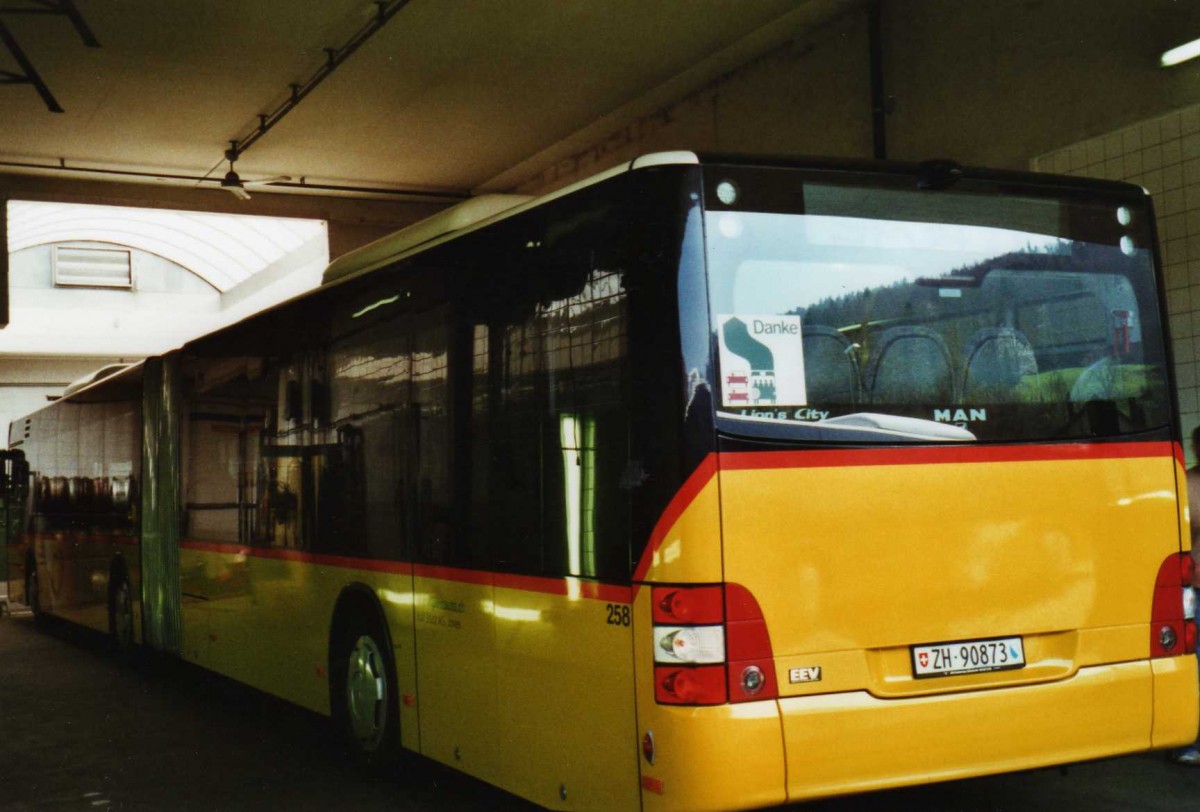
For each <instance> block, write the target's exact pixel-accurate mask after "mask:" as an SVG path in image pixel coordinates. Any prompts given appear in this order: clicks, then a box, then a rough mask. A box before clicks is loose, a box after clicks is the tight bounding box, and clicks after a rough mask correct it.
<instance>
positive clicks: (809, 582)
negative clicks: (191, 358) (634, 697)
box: [635, 164, 1198, 809]
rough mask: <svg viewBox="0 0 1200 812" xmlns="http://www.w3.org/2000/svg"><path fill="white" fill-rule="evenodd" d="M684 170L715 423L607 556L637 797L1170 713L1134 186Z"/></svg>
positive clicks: (889, 782) (737, 793)
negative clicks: (625, 621)
mask: <svg viewBox="0 0 1200 812" xmlns="http://www.w3.org/2000/svg"><path fill="white" fill-rule="evenodd" d="M703 183H704V190H703V200H704V218H703V222H704V233H705V254H706V257H705V260H706V261H705V266H706V279H705V282H706V285H707V299H708V310H709V312H708V338H709V341H710V348H711V361H712V362H711V364H710V366H709V370H710V372H709V374H708V375H707V376H706V380H703V381H702V382H701V383H699V384H697V383H696V382H695V381H694V380H693V381H692V384H691V387H692V389H693V390H695V389H697V388H698V387H707V388H708V390H709V391H708V392H706V393H705V397H706V398H708V399H710V400H711V402H712V404H713V413H714V428H715V437H714V441H713V446H712V449H711V453H710V454H709V455H708V456H707V457H706V458H705V459H704V462H703V463H701V465H700V466H699V467H698V468H697V469H696V471H695V472H694V473H693V474H692V476H691V478H690V479H689V480H688V482H687V484H685V486H684V487H683V488H682V489H681V490H680V492H679V494H678V495H677V496H676V499H675V501H674V502H673V503H672V505H671V507H669V508H668V510H667V512H666V514H665V515H664V517H663V519H662V521H660V522H659V527H658V528H657V529H656V532H655V537H654V539H653V540H652V542H651V545H650V548H649V549H648V550H647V553H646V556H645V557H644V559H643V565H642V569H641V570H640V571H639V576H638V577H639V580H640V587H639V590H638V595H637V599H636V606H635V618H636V620H637V622H638V624H639V626H638V629H637V633H638V641H637V642H638V652H637V658H638V660H637V662H638V668H639V681H640V683H641V688H640V689H639V732H640V735H641V736H642V745H643V754H642V787H643V793H642V794H643V806H644V807H645V808H647V809H658V808H663V809H666V808H746V807H755V806H762V805H767V804H772V803H781V802H785V801H796V800H801V799H805V798H812V797H819V796H826V795H834V794H842V793H849V792H858V791H864V790H871V789H879V788H885V787H894V786H902V785H907V784H914V783H924V782H928V781H933V780H946V779H953V778H962V777H967V776H974V775H983V774H988V773H995V772H1002V771H1009V770H1019V769H1027V768H1033V767H1040V766H1046V765H1053V764H1061V763H1067V762H1073V761H1080V760H1085V759H1092V758H1100V757H1105V756H1111V755H1116V754H1121V753H1130V752H1136V751H1144V750H1149V749H1154V748H1166V747H1172V746H1177V745H1182V744H1186V743H1189V742H1191V741H1192V740H1194V739H1195V737H1196V729H1197V719H1198V706H1197V673H1196V659H1195V656H1194V651H1195V642H1196V641H1195V627H1194V623H1193V622H1192V620H1191V608H1190V591H1189V590H1188V589H1187V587H1188V584H1190V581H1191V558H1190V556H1189V554H1188V547H1189V542H1188V541H1187V534H1186V533H1185V532H1184V528H1186V526H1187V514H1186V509H1185V506H1184V494H1185V493H1186V487H1185V484H1184V476H1185V475H1184V467H1183V455H1182V449H1181V447H1180V444H1179V436H1178V430H1177V428H1176V418H1175V415H1174V405H1173V404H1174V394H1173V386H1172V383H1171V375H1170V361H1169V355H1168V351H1167V340H1166V338H1165V330H1164V326H1163V321H1164V317H1163V310H1162V308H1161V299H1162V292H1161V290H1160V285H1159V282H1158V281H1157V279H1156V272H1155V261H1154V243H1153V227H1152V213H1151V210H1150V205H1149V202H1148V198H1147V196H1146V195H1145V194H1144V193H1142V192H1141V191H1140V190H1137V189H1134V188H1132V187H1126V186H1121V185H1117V184H1101V183H1090V182H1080V183H1074V182H1065V181H1061V180H1058V179H1046V178H1036V177H1032V176H1017V175H998V174H990V175H989V174H982V173H980V174H972V173H969V172H967V173H963V172H960V171H959V170H958V169H957V168H956V167H952V166H949V165H932V166H924V167H911V168H901V169H898V170H896V171H891V172H880V171H873V170H866V169H863V170H856V171H851V170H847V171H834V170H832V169H823V170H813V169H789V168H778V167H775V168H767V167H746V166H734V165H728V164H722V165H706V166H705V167H704V171H703ZM693 377H695V376H693ZM702 377H704V376H702ZM694 394H695V393H694V391H693V396H694ZM694 401H695V398H694V397H693V398H692V402H694ZM650 674H653V678H651V677H650V676H649V675H650Z"/></svg>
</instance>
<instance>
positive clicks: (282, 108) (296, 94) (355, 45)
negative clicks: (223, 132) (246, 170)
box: [225, 0, 410, 161]
mask: <svg viewBox="0 0 1200 812" xmlns="http://www.w3.org/2000/svg"><path fill="white" fill-rule="evenodd" d="M409 2H410V0H376V2H375V15H374V16H373V17H372V18H371V20H370V22H368V23H367V24H366V25H364V26H363V27H362V28H361V29H359V31H358V33H356V34H355V35H354V36H353V37H351V38H350V40H349V41H348V42H347V43H346V44H345V45H343V46H342V47H340V48H326V49H325V63H324V64H323V65H321V67H320V68H318V69H317V72H316V73H314V74H313V75H312V76H310V77H309V78H308V81H306V82H303V83H299V84H293V85H289V88H290V90H291V92H290V93H289V95H288V97H287V98H286V99H285V100H284V101H283V103H282V104H280V105H279V106H278V107H276V108H275V109H274V110H273V111H272V112H270V113H260V114H259V116H258V126H256V127H255V128H254V129H253V130H251V131H250V132H249V133H248V134H247V135H245V136H243V137H242V138H239V139H237V140H235V141H231V146H230V148H229V149H228V150H226V151H225V156H226V159H227V160H230V161H236V160H237V159H238V158H239V157H240V156H241V155H242V153H244V152H245V151H246V150H248V149H249V148H250V147H251V146H252V145H253V144H254V143H255V142H256V141H258V139H260V138H262V137H263V136H264V135H266V134H267V132H268V131H269V130H270V129H271V128H272V127H274V126H275V125H276V124H278V123H279V121H280V120H281V119H282V118H283V117H284V116H286V115H287V114H288V113H290V112H292V110H294V109H295V108H296V105H298V104H300V102H301V101H303V100H304V97H305V96H307V95H308V94H309V93H312V92H313V90H314V89H315V88H316V87H317V85H319V84H321V82H323V81H325V80H326V79H327V78H329V76H330V74H332V73H333V72H334V71H335V70H337V69H338V67H339V66H340V65H341V64H342V63H343V62H345V61H346V60H347V59H349V58H350V55H351V54H353V53H354V52H355V51H357V50H358V49H359V46H361V45H362V44H363V43H364V42H366V41H367V40H368V39H370V38H371V36H372V35H373V34H374V33H375V32H376V31H378V30H379V29H380V28H383V26H384V24H386V23H387V21H388V20H390V19H392V17H394V16H396V14H397V13H398V12H399V11H400V9H402V8H404V7H405V6H406V5H408V4H409ZM230 154H232V155H233V157H232V158H230V157H229V156H230Z"/></svg>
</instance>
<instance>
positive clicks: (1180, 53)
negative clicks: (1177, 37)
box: [1158, 39, 1200, 68]
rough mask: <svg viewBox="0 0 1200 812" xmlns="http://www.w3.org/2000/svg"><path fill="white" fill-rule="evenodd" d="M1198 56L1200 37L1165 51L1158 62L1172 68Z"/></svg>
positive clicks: (1199, 52)
mask: <svg viewBox="0 0 1200 812" xmlns="http://www.w3.org/2000/svg"><path fill="white" fill-rule="evenodd" d="M1198 56H1200V39H1194V40H1192V41H1191V42H1187V43H1184V44H1183V45H1180V46H1178V47H1175V48H1172V49H1171V50H1169V51H1164V52H1163V55H1162V56H1161V57H1159V59H1158V64H1159V65H1161V66H1162V67H1164V68H1170V67H1173V66H1175V65H1178V64H1180V63H1181V62H1187V61H1188V60H1189V59H1195V58H1196V57H1198Z"/></svg>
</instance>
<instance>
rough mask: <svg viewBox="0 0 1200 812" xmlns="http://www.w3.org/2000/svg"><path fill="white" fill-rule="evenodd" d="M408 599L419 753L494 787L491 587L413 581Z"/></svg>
mask: <svg viewBox="0 0 1200 812" xmlns="http://www.w3.org/2000/svg"><path fill="white" fill-rule="evenodd" d="M414 594H415V596H416V606H415V609H416V645H417V685H418V686H419V688H420V693H419V695H418V697H417V699H418V703H419V707H420V719H421V752H422V753H424V754H425V755H427V756H429V757H430V758H432V759H435V760H437V761H440V762H442V763H443V764H449V765H450V766H452V767H456V768H457V769H460V770H463V771H464V772H467V773H470V774H471V775H474V776H476V777H478V778H482V779H484V780H485V781H491V782H495V781H496V779H497V777H498V768H499V753H498V745H499V742H498V741H497V735H496V734H497V718H496V641H495V635H494V632H493V628H492V611H493V598H492V585H491V584H490V583H486V584H475V583H467V582H461V581H452V580H444V579H439V578H427V577H421V576H418V577H417V578H416V583H415V591H414Z"/></svg>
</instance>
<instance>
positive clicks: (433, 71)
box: [0, 0, 865, 194]
mask: <svg viewBox="0 0 1200 812" xmlns="http://www.w3.org/2000/svg"><path fill="white" fill-rule="evenodd" d="M393 1H394V0H393ZM60 2H63V0H0V24H3V26H5V27H6V28H7V30H8V31H9V32H10V34H11V35H12V37H13V38H14V39H15V40H16V42H17V43H18V44H19V46H20V49H21V50H23V51H24V53H25V55H26V56H27V57H28V59H29V61H30V62H31V63H32V65H33V66H34V67H35V68H36V70H37V72H38V73H39V74H40V76H41V78H42V79H43V81H44V83H45V85H46V87H47V88H48V89H49V90H50V91H51V92H52V93H53V95H54V97H55V98H56V99H57V101H58V103H59V104H60V105H61V107H62V108H63V110H64V112H62V113H54V112H50V111H49V110H48V109H47V105H46V104H45V103H44V101H43V99H42V98H41V97H40V96H39V95H38V93H37V92H36V91H35V90H34V88H33V87H32V86H30V85H27V84H3V83H0V172H9V173H31V174H46V173H47V170H44V169H40V168H39V167H55V166H66V167H68V168H77V169H103V170H118V171H124V172H146V173H151V174H160V175H179V176H183V178H182V179H177V180H176V181H174V182H177V183H181V184H184V185H193V186H197V185H199V186H204V187H208V188H211V187H212V186H213V185H215V183H216V182H217V181H219V180H220V178H221V177H222V176H223V175H224V173H225V172H226V171H227V170H228V164H227V163H225V162H224V161H223V159H222V156H223V153H224V151H225V149H226V148H227V147H228V146H229V142H230V141H231V140H238V139H243V138H244V137H246V136H247V135H248V134H250V133H252V132H253V131H254V129H255V127H256V126H257V125H258V124H259V121H260V119H259V116H260V115H264V114H269V113H271V111H273V110H275V109H276V108H277V107H279V105H280V104H281V103H283V102H284V101H285V100H286V99H287V98H288V96H289V94H290V92H291V91H290V90H289V86H290V85H292V84H293V83H296V84H302V83H304V82H306V81H307V80H309V79H310V77H312V76H313V75H314V74H315V73H316V72H317V71H318V70H319V69H320V68H321V66H322V64H323V63H324V61H325V60H326V58H327V57H326V54H325V50H324V49H326V48H340V47H341V46H343V45H344V44H345V43H346V42H348V41H349V40H350V39H351V38H352V37H353V36H354V35H355V33H356V32H358V31H360V30H361V29H363V27H364V26H366V25H368V24H369V22H370V21H371V19H372V17H373V16H375V15H377V14H379V12H380V7H381V6H382V7H385V8H386V7H387V6H388V3H383V4H378V3H375V2H369V0H289V1H288V2H286V3H285V2H280V0H242V1H241V2H229V1H228V0H220V1H218V0H208V1H206V2H199V1H198V0H75V1H74V5H75V7H76V8H77V9H78V11H79V13H80V14H81V15H82V17H83V19H84V20H85V21H86V23H87V26H88V27H89V28H90V29H91V31H92V32H93V33H94V35H95V38H96V40H97V41H98V42H99V43H100V46H101V47H98V48H91V47H86V46H85V44H84V42H83V40H82V38H81V36H80V34H79V32H78V31H77V29H76V27H75V26H73V25H72V24H71V21H70V20H69V19H68V18H67V17H66V16H64V15H58V14H27V13H20V11H21V10H23V9H26V10H27V9H29V8H30V7H34V6H36V7H43V6H45V5H46V4H56V3H60ZM852 5H853V3H852V2H848V0H807V1H803V0H653V2H646V0H589V1H588V2H585V1H584V0H491V2H484V0H474V1H469V0H411V1H410V2H408V3H407V4H403V7H402V8H400V9H399V11H398V12H397V13H396V14H395V16H394V17H392V18H391V19H390V20H389V21H388V22H386V23H385V24H384V25H383V27H382V28H381V29H380V30H379V31H377V32H376V33H375V34H374V35H373V36H372V37H371V38H370V39H369V40H367V41H366V43H365V44H364V45H362V47H361V48H359V49H358V50H357V51H356V52H355V53H353V54H352V55H351V56H349V57H348V59H347V60H346V61H345V63H344V64H342V65H341V66H340V67H338V69H337V70H336V71H334V72H333V73H332V74H331V75H330V76H329V77H328V78H327V79H325V80H324V81H323V82H322V83H321V84H320V85H319V86H318V87H316V89H315V90H313V92H312V93H311V94H310V95H308V96H307V97H306V98H304V99H303V100H302V101H301V102H300V103H299V104H298V106H297V107H296V108H295V110H294V111H292V112H290V113H289V114H288V115H287V116H286V117H285V118H283V119H282V120H281V121H280V123H279V124H278V125H277V126H275V127H274V128H272V129H271V130H270V131H269V132H267V133H266V134H264V135H263V136H262V137H261V138H260V139H259V140H257V141H256V142H255V143H253V144H252V145H251V146H250V147H249V148H248V149H247V150H246V151H245V152H244V154H242V156H241V157H240V159H239V160H238V163H237V170H238V172H239V174H240V175H241V176H242V178H243V179H245V180H253V179H255V178H263V177H268V176H276V175H288V176H291V177H293V178H295V179H297V180H299V179H300V178H304V179H305V183H307V184H309V185H310V186H314V187H315V186H319V185H327V186H328V185H334V186H353V187H385V188H389V189H393V190H396V189H407V190H425V191H430V190H433V191H445V192H453V193H459V194H461V193H465V192H477V191H484V190H493V189H507V188H512V187H514V186H516V185H519V184H520V183H521V182H522V181H525V180H527V179H528V178H530V177H533V176H534V175H536V174H537V173H539V172H541V171H542V170H544V169H545V168H546V167H548V166H552V165H554V164H555V163H556V162H557V161H558V160H560V159H562V158H564V157H568V156H570V155H572V154H575V153H576V152H579V151H582V150H585V149H586V148H588V147H590V146H592V145H594V144H596V143H597V142H599V141H602V140H603V139H604V138H605V137H606V136H608V135H609V134H611V133H613V132H616V131H618V130H620V129H621V128H623V127H625V126H627V125H628V124H630V123H632V122H634V121H637V120H639V119H640V118H642V117H644V116H647V115H650V114H652V113H654V112H655V111H656V110H659V109H662V108H663V107H664V106H668V105H670V104H671V103H672V102H674V101H676V100H678V99H680V98H683V97H685V96H686V95H688V94H689V93H692V92H694V91H696V90H698V89H700V88H703V87H704V86H706V85H707V84H709V83H711V82H712V81H714V80H715V79H716V78H718V77H720V76H721V75H723V74H725V73H727V72H729V71H731V70H734V69H736V68H737V67H739V66H740V65H744V64H746V63H747V62H749V61H751V60H753V59H754V58H755V57H757V56H759V55H761V54H763V53H766V52H767V51H769V50H771V49H772V48H774V47H777V46H778V45H780V44H782V43H784V42H786V41H788V40H790V39H793V38H795V37H797V36H798V35H800V34H801V33H803V32H805V31H807V30H811V29H812V28H813V27H815V26H818V25H820V24H822V23H823V22H825V21H827V20H828V19H830V18H831V17H833V16H836V15H838V14H841V13H844V12H845V11H847V10H848V9H849V8H850V7H851V6H852ZM0 71H8V72H10V73H20V72H21V71H20V66H19V64H18V62H17V61H16V60H15V59H14V58H13V55H12V53H11V52H10V50H8V49H5V48H4V47H2V46H0ZM864 103H865V102H864ZM79 176H80V177H88V178H90V179H94V178H97V177H101V178H102V177H104V176H97V175H90V174H87V173H83V174H80V175H79ZM201 177H206V178H208V180H207V181H204V182H198V181H196V180H194V178H201ZM187 178H193V180H187ZM112 179H114V180H118V179H119V180H130V179H137V178H136V177H132V178H131V177H130V176H117V175H113V176H112ZM144 179H145V180H148V181H151V182H163V181H154V180H153V179H152V178H144Z"/></svg>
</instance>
